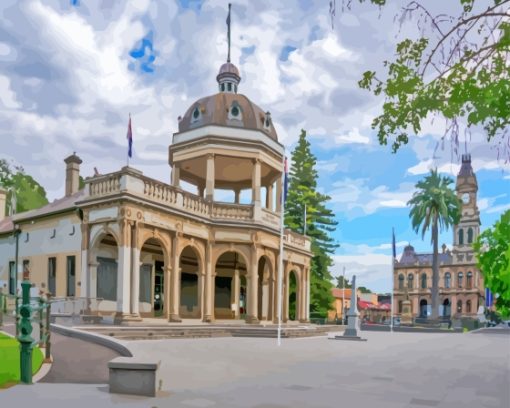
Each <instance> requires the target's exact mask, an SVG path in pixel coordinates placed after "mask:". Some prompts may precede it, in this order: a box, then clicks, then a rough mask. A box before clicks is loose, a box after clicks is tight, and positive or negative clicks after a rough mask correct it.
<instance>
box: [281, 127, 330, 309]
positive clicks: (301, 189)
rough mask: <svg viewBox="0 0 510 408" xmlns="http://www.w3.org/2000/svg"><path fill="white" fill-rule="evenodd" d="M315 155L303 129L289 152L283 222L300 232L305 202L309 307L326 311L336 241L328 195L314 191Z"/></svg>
mask: <svg viewBox="0 0 510 408" xmlns="http://www.w3.org/2000/svg"><path fill="white" fill-rule="evenodd" d="M315 165H316V158H315V156H314V155H313V154H312V151H311V148H310V143H309V142H308V141H307V140H306V131H304V130H302V131H301V135H300V136H299V141H298V144H297V146H296V148H295V149H294V151H293V152H292V162H291V168H290V181H289V189H288V195H287V202H286V204H285V226H286V227H287V228H290V229H291V230H293V231H295V232H298V233H301V234H302V233H303V232H304V226H305V220H304V214H305V206H306V235H307V236H308V237H310V238H311V241H312V252H313V258H312V263H311V277H310V309H311V311H314V312H321V313H326V312H327V311H328V310H329V309H330V308H331V304H332V302H333V300H334V299H333V296H332V294H331V288H332V287H333V284H332V283H331V281H332V279H333V278H332V276H331V274H330V273H329V267H330V266H331V265H332V264H333V260H332V258H331V254H333V253H334V251H335V249H336V248H338V245H337V244H336V243H335V242H334V240H333V238H331V236H330V234H331V232H333V231H335V229H336V225H337V221H335V218H334V214H333V213H332V211H331V210H329V209H328V208H326V203H327V202H328V201H329V200H330V199H331V198H330V197H328V196H327V195H324V194H321V193H319V192H318V191H317V179H318V177H319V176H318V173H317V170H316V169H315Z"/></svg>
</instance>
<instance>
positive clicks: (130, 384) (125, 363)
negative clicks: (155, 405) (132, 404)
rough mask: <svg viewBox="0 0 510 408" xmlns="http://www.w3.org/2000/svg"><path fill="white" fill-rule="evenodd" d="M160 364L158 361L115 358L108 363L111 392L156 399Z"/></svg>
mask: <svg viewBox="0 0 510 408" xmlns="http://www.w3.org/2000/svg"><path fill="white" fill-rule="evenodd" d="M159 364H160V361H157V360H141V359H137V358H134V357H117V358H114V359H113V360H111V361H110V362H109V363H108V369H109V371H110V380H109V384H110V392H111V393H117V394H132V395H144V396H147V397H155V396H156V384H157V370H158V368H159Z"/></svg>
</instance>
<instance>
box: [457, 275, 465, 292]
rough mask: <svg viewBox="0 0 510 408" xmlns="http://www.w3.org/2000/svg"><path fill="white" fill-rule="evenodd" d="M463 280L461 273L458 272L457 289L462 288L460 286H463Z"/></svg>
mask: <svg viewBox="0 0 510 408" xmlns="http://www.w3.org/2000/svg"><path fill="white" fill-rule="evenodd" d="M463 280H464V274H463V273H462V272H459V273H458V274H457V287H458V288H459V289H461V288H462V285H463V283H464V282H463Z"/></svg>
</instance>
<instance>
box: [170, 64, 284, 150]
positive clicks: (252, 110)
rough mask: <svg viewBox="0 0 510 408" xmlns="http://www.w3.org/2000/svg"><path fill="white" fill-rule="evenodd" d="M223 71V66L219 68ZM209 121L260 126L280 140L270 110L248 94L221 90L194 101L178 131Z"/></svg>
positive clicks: (205, 123) (211, 123)
mask: <svg viewBox="0 0 510 408" xmlns="http://www.w3.org/2000/svg"><path fill="white" fill-rule="evenodd" d="M229 65H230V66H232V67H234V69H236V70H237V68H236V67H235V66H234V65H233V64H229V63H226V64H223V66H222V69H223V67H225V66H227V67H225V69H232V68H231V67H229ZM220 73H221V70H220ZM206 125H219V126H228V127H237V128H243V129H252V130H260V131H262V132H264V133H265V134H267V135H268V136H269V137H270V138H271V139H273V140H276V141H277V140H278V137H277V135H276V131H275V129H274V126H273V122H272V120H271V115H270V113H269V112H267V113H266V112H264V111H263V110H262V109H261V108H259V107H258V106H257V105H255V104H254V103H253V102H251V101H250V100H249V99H248V98H247V97H246V96H245V95H242V94H237V93H225V92H220V93H217V94H215V95H211V96H207V97H205V98H201V99H199V100H198V101H196V102H195V103H193V104H192V105H191V106H190V107H189V108H188V110H187V111H186V113H185V114H184V116H183V117H182V119H181V120H180V121H179V132H185V131H187V130H190V129H194V128H197V127H201V126H206Z"/></svg>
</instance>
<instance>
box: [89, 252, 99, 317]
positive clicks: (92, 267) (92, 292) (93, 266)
mask: <svg viewBox="0 0 510 408" xmlns="http://www.w3.org/2000/svg"><path fill="white" fill-rule="evenodd" d="M98 265H99V264H98V263H97V261H96V260H94V261H91V262H89V263H88V274H87V275H88V276H87V279H88V283H87V286H88V289H87V297H88V298H90V299H95V298H97V267H98ZM88 306H89V307H88V309H90V306H92V307H93V310H92V311H97V301H95V300H94V301H91V302H90V304H89V305H88Z"/></svg>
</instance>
